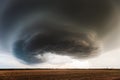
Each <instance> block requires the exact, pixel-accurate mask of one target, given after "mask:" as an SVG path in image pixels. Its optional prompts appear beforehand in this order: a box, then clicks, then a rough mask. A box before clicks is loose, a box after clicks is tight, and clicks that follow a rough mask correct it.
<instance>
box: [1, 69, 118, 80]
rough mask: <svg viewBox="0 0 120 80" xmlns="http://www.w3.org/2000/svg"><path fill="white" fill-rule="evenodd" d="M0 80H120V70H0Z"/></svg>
mask: <svg viewBox="0 0 120 80" xmlns="http://www.w3.org/2000/svg"><path fill="white" fill-rule="evenodd" d="M0 80H120V70H115V69H113V70H112V69H106V70H105V69H103V70H102V69H101V70H97V69H96V70H91V69H90V70H89V69H84V70H83V69H28V70H25V69H24V70H0Z"/></svg>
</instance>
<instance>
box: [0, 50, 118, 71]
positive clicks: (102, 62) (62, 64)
mask: <svg viewBox="0 0 120 80" xmlns="http://www.w3.org/2000/svg"><path fill="white" fill-rule="evenodd" d="M119 53H120V49H115V50H112V51H109V52H106V53H104V54H101V55H100V56H98V57H95V58H91V59H85V60H80V59H72V58H70V57H68V56H60V55H56V54H52V53H46V54H45V55H44V56H48V57H46V58H45V57H44V56H43V58H45V59H47V60H46V62H45V63H41V64H36V65H26V64H23V63H21V61H19V60H18V59H16V58H15V57H14V56H12V55H10V54H9V53H5V52H2V51H1V52H0V68H1V69H14V68H22V69H24V68H70V69H71V68H77V69H84V68H85V69H88V68H120V63H119V60H120V54H119ZM106 56H107V57H106Z"/></svg>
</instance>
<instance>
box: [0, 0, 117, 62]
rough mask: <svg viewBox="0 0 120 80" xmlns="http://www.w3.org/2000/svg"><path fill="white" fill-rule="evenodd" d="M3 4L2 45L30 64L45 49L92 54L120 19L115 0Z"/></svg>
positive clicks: (11, 0)
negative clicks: (119, 18) (118, 18)
mask: <svg viewBox="0 0 120 80" xmlns="http://www.w3.org/2000/svg"><path fill="white" fill-rule="evenodd" d="M3 3H4V5H3V7H4V9H3V8H1V17H0V21H1V27H0V28H1V29H0V37H1V40H0V41H1V44H2V47H3V48H4V49H5V50H7V51H11V52H12V53H13V55H14V56H15V57H17V58H18V59H20V60H23V61H25V63H28V64H35V63H42V62H45V60H43V59H42V58H38V57H36V56H37V55H41V57H42V56H43V55H44V54H45V53H49V52H51V53H54V54H58V55H67V56H71V57H73V58H78V59H79V58H89V57H93V56H96V55H98V53H100V50H101V44H102V42H101V41H102V39H103V38H104V37H105V36H106V35H107V33H109V32H110V31H111V30H113V29H114V26H115V24H116V22H117V17H116V15H117V12H116V9H117V7H118V6H117V4H116V3H115V1H112V0H69V1H68V0H5V1H4V2H3Z"/></svg>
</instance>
